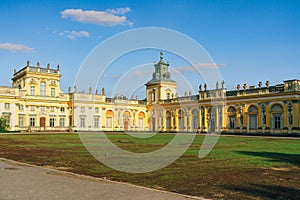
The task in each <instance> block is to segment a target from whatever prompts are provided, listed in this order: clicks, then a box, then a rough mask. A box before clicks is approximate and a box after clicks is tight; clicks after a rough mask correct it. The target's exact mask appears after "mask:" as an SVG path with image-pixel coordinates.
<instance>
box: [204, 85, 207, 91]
mask: <svg viewBox="0 0 300 200" xmlns="http://www.w3.org/2000/svg"><path fill="white" fill-rule="evenodd" d="M206 90H207V84H206V83H204V91H206Z"/></svg>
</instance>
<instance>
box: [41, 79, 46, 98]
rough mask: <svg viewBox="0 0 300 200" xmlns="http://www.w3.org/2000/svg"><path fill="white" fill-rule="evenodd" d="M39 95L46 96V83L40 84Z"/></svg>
mask: <svg viewBox="0 0 300 200" xmlns="http://www.w3.org/2000/svg"><path fill="white" fill-rule="evenodd" d="M40 95H41V96H46V83H45V82H41V83H40Z"/></svg>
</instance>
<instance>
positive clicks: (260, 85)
mask: <svg viewBox="0 0 300 200" xmlns="http://www.w3.org/2000/svg"><path fill="white" fill-rule="evenodd" d="M258 87H259V88H260V89H261V87H262V82H261V81H259V83H258Z"/></svg>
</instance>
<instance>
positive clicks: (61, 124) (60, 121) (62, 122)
mask: <svg viewBox="0 0 300 200" xmlns="http://www.w3.org/2000/svg"><path fill="white" fill-rule="evenodd" d="M59 126H60V127H65V118H60V119H59Z"/></svg>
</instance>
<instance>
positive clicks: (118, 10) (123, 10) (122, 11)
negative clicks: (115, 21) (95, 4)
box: [106, 7, 131, 15]
mask: <svg viewBox="0 0 300 200" xmlns="http://www.w3.org/2000/svg"><path fill="white" fill-rule="evenodd" d="M106 11H107V12H108V13H111V14H113V15H118V14H121V15H124V14H126V13H128V12H130V11H131V9H130V8H128V7H126V8H115V9H107V10H106Z"/></svg>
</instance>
